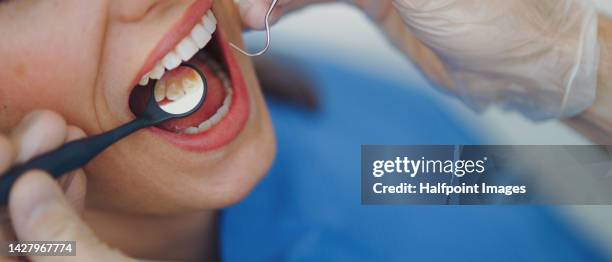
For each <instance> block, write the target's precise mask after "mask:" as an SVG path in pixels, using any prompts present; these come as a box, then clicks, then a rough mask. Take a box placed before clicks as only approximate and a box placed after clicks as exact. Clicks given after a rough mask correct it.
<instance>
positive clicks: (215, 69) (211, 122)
mask: <svg viewBox="0 0 612 262" xmlns="http://www.w3.org/2000/svg"><path fill="white" fill-rule="evenodd" d="M200 61H204V63H205V64H206V66H207V67H208V68H210V69H211V71H212V73H213V74H215V75H216V76H217V77H218V78H219V80H220V81H221V84H222V85H223V89H224V90H225V99H224V100H223V105H221V107H220V108H219V109H217V112H215V114H214V115H213V116H211V117H210V118H209V119H208V120H206V121H204V122H202V123H200V124H199V125H198V126H196V127H189V128H187V129H185V130H182V131H179V133H181V134H198V133H202V132H204V131H206V130H208V129H210V128H212V127H213V126H215V125H216V124H218V123H219V122H221V120H222V119H223V118H224V117H225V116H226V115H227V113H228V112H229V109H230V106H231V105H232V97H233V93H234V91H233V90H232V85H231V82H230V80H229V77H228V76H227V74H226V73H225V72H224V71H223V69H222V68H221V66H220V65H219V64H218V63H217V62H216V61H215V60H214V59H211V58H209V57H203V58H202V59H201V60H200Z"/></svg>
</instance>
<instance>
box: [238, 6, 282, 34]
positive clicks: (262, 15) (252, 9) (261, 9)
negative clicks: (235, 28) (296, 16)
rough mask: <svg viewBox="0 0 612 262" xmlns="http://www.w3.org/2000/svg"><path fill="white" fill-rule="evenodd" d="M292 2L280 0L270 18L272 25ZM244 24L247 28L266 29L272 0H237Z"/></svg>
mask: <svg viewBox="0 0 612 262" xmlns="http://www.w3.org/2000/svg"><path fill="white" fill-rule="evenodd" d="M290 1H291V0H279V1H278V4H277V6H276V8H275V9H274V12H272V15H271V17H270V23H275V22H276V21H278V19H279V18H280V16H281V14H282V13H283V9H284V5H285V4H286V3H288V2H290ZM237 3H238V6H239V9H240V16H241V17H242V23H243V25H244V27H245V28H250V29H259V30H261V29H264V28H265V20H266V14H267V13H268V9H270V6H271V4H272V0H237Z"/></svg>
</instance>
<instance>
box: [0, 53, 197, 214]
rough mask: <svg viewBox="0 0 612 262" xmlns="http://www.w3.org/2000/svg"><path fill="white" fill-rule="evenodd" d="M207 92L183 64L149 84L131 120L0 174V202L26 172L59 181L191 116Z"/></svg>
mask: <svg viewBox="0 0 612 262" xmlns="http://www.w3.org/2000/svg"><path fill="white" fill-rule="evenodd" d="M167 86H172V88H171V90H172V91H170V89H168V90H166V87H167ZM162 91H163V92H162ZM207 93H208V83H207V82H206V77H205V76H204V74H203V73H202V72H201V71H200V70H199V69H198V68H196V67H195V66H192V65H189V64H183V65H181V66H179V67H178V68H176V69H174V70H172V71H171V72H167V73H166V75H165V76H164V77H163V78H162V79H161V80H159V81H157V82H155V83H153V88H151V94H150V97H149V98H148V101H147V105H146V107H145V110H144V112H143V113H142V114H140V115H139V116H138V117H137V118H136V119H134V120H133V121H131V122H129V123H127V124H124V125H122V126H120V127H118V128H115V129H113V130H111V131H108V132H105V133H102V134H99V135H96V136H92V137H88V138H83V139H80V140H76V141H73V142H70V143H66V144H64V145H63V146H61V147H59V148H58V149H56V150H53V151H51V152H48V153H46V154H43V155H40V156H37V157H35V158H33V159H31V160H30V161H28V162H26V163H24V164H21V165H17V166H14V167H12V168H11V169H9V170H8V171H7V172H5V173H4V174H2V176H1V177H0V203H1V204H6V203H7V202H8V195H9V192H10V189H11V187H12V186H13V184H14V183H15V181H17V178H19V177H20V176H21V175H23V174H25V173H26V172H27V171H29V170H34V169H36V170H44V171H46V172H48V173H49V174H51V176H53V177H55V178H60V177H61V176H63V175H65V174H67V173H69V172H70V171H74V170H76V169H78V168H80V167H82V166H84V165H85V164H87V163H88V162H89V161H91V160H92V159H93V158H94V157H96V156H97V155H98V154H100V153H101V152H103V151H104V150H105V149H106V148H108V147H109V146H111V145H113V144H114V143H116V142H117V141H119V140H121V139H123V138H125V137H127V136H128V135H130V134H132V133H134V132H136V131H138V130H140V129H143V128H146V127H150V126H154V125H157V124H160V123H162V122H165V121H168V120H171V119H176V118H182V117H186V116H189V115H191V114H193V113H195V112H196V111H198V110H199V109H200V108H201V107H202V105H203V104H204V101H205V100H206V95H207ZM161 94H164V96H161Z"/></svg>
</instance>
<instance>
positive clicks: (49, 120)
mask: <svg viewBox="0 0 612 262" xmlns="http://www.w3.org/2000/svg"><path fill="white" fill-rule="evenodd" d="M66 134H67V128H66V121H65V120H64V118H63V117H62V116H60V115H59V114H57V113H55V112H53V111H49V110H38V111H33V112H31V113H30V114H28V115H27V116H26V117H25V118H23V119H22V120H21V123H19V125H18V126H17V127H16V128H15V129H14V130H13V131H12V133H11V140H12V142H13V145H14V147H15V150H16V154H17V156H16V158H15V162H16V163H18V164H20V163H24V162H26V161H28V160H29V159H30V158H32V157H34V156H36V155H40V154H42V153H46V152H48V151H51V150H52V149H54V148H56V147H58V146H60V145H61V144H62V143H64V140H65V138H66Z"/></svg>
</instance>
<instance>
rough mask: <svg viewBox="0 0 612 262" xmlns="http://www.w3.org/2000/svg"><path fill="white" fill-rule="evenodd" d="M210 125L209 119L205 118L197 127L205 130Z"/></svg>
mask: <svg viewBox="0 0 612 262" xmlns="http://www.w3.org/2000/svg"><path fill="white" fill-rule="evenodd" d="M211 126H212V124H211V123H210V121H209V120H207V121H204V123H201V124H200V125H199V126H198V129H199V130H200V131H206V130H207V129H209V128H210V127H211Z"/></svg>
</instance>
